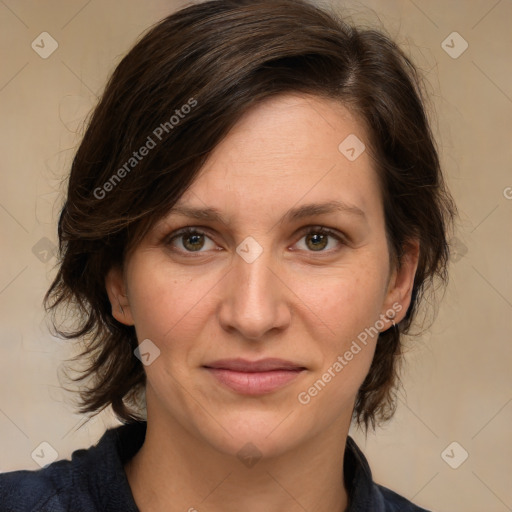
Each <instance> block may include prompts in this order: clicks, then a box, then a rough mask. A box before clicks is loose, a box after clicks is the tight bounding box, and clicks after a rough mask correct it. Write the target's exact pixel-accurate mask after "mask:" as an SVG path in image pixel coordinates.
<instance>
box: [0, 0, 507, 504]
mask: <svg viewBox="0 0 512 512" xmlns="http://www.w3.org/2000/svg"><path fill="white" fill-rule="evenodd" d="M331 3H333V4H334V5H338V6H340V5H341V3H338V2H337V1H336V0H332V2H331ZM184 4H185V2H178V1H164V0H151V1H145V2H142V1H135V0H130V1H123V2H120V1H117V2H115V1H112V0H110V1H101V2H100V1H98V0H92V1H83V0H73V1H66V2H64V1H60V2H59V1H56V0H53V1H45V2H40V1H36V0H0V52H1V63H2V64H1V68H0V119H1V128H0V130H1V134H0V149H1V152H0V155H1V159H0V166H1V167H0V169H1V173H0V184H1V186H0V236H1V238H0V239H1V248H0V254H1V265H0V361H1V363H0V364H1V371H0V432H1V434H2V435H1V436H0V453H2V457H1V460H0V471H8V470H14V469H20V468H30V469H36V468H38V467H39V466H38V465H37V464H36V462H34V460H33V459H32V457H31V453H32V452H33V451H34V450H35V449H36V448H37V447H38V446H39V444H40V443H41V442H43V441H46V442H48V443H49V444H50V445H51V446H52V447H53V448H54V449H55V450H56V451H57V453H58V457H59V458H64V457H68V456H69V455H70V454H71V452H72V451H73V450H74V449H76V448H79V447H87V446H89V445H91V444H92V443H95V442H96V441H97V439H98V438H99V437H100V436H101V434H102V433H103V432H104V430H105V428H106V427H107V426H109V425H114V424H115V421H113V419H112V418H111V417H110V416H107V415H103V416H101V417H100V418H98V419H95V420H94V421H93V422H91V423H89V424H88V425H86V426H82V427H81V425H82V422H83V417H81V416H80V415H78V414H75V413H74V412H73V409H72V404H71V401H70V397H69V396H68V395H66V394H65V393H64V392H63V391H62V390H61V388H60V384H59V378H58V373H57V370H58V367H59V363H60V362H61V361H62V360H63V359H64V358H65V357H67V356H68V355H70V354H71V351H70V350H71V349H70V346H71V344H70V343H69V342H64V341H62V340H58V339H55V338H53V337H52V336H51V335H50V334H49V333H48V329H47V325H46V320H45V317H44V314H43V310H42V307H41V299H42V296H43V294H44V291H45V290H46V288H47V286H48V283H49V280H50V278H51V276H52V275H53V266H54V264H55V261H56V260H55V258H54V257H52V250H53V247H54V244H55V243H56V229H55V226H56V217H57V213H58V209H59V206H60V204H61V200H62V185H61V180H62V178H63V177H65V175H66V173H67V172H68V169H69V164H70V161H71V158H72V155H73V152H74V150H75V149H76V145H77V143H78V141H79V134H80V131H79V130H80V123H81V122H82V121H83V119H84V116H85V115H86V114H87V112H88V111H89V109H90V108H91V107H92V106H93V105H94V103H95V101H96V97H97V96H98V95H99V94H100V93H101V91H102V88H103V86H104V84H105V81H106V78H107V76H108V75H109V73H110V72H111V71H112V70H113V68H114V66H115V65H116V63H118V62H119V59H120V56H121V55H123V54H124V53H125V52H126V51H127V49H128V48H129V46H130V45H131V44H132V43H133V42H134V40H135V39H136V38H137V37H138V35H139V34H140V33H141V32H142V31H143V30H144V29H146V28H147V27H148V26H149V25H150V24H152V23H154V22H156V21H157V20H159V19H160V18H162V17H164V16H165V15H167V14H169V13H170V12H172V11H173V10H174V9H176V8H177V7H179V6H181V5H184ZM344 5H345V6H346V7H347V12H348V13H349V14H351V15H352V16H353V17H354V19H355V20H358V21H362V22H364V23H367V24H369V25H376V26H378V27H382V26H384V27H385V28H386V29H387V30H388V31H389V33H390V34H391V35H392V36H393V37H394V38H396V39H397V40H398V41H399V42H400V43H401V44H402V45H404V47H405V48H406V50H407V51H408V52H409V53H410V54H412V55H413V57H414V58H415V60H416V62H417V63H418V65H419V66H420V67H421V69H423V70H424V72H425V73H426V74H427V76H428V79H429V81H430V89H431V94H432V97H433V101H434V107H435V111H436V116H437V117H436V121H435V123H434V129H435V131H436V134H437V137H438V140H439V146H440V152H441V155H442V160H443V164H444V168H445V170H446V174H447V179H448V183H449V185H450V187H451V189H452V191H453V194H454V196H455V198H456V201H457V203H458V206H459V209H460V220H459V223H458V227H457V233H456V239H455V240H454V246H455V247H456V250H457V256H456V258H455V260H456V261H454V262H452V264H451V266H450V271H451V283H450V286H449V288H448V291H447V293H446V295H445V297H444V299H443V301H442V304H441V307H440V312H439V315H438V317H437V319H436V321H435V323H434V325H433V326H432V328H431V330H430V331H429V332H428V333H427V334H425V335H423V336H422V337H421V338H419V339H416V340H413V341H412V342H411V343H410V345H409V346H410V347H411V348H410V349H409V354H408V358H407V365H406V371H405V374H404V379H403V380H404V385H405V388H406V389H407V395H404V394H402V395H401V398H400V404H399V409H398V412H397V414H396V417H395V418H394V420H393V421H392V422H391V423H390V424H389V425H387V426H386V427H385V428H383V429H380V430H378V431H377V434H376V435H369V436H368V438H367V440H366V441H365V439H364V436H362V435H361V434H360V433H357V432H355V433H354V434H353V435H354V436H355V437H356V439H357V441H358V442H359V443H360V446H361V447H362V448H363V449H364V451H365V452H366V454H367V455H368V457H369V459H370V464H371V467H372V469H373V472H374V476H375V479H376V480H377V481H378V482H379V483H382V484H384V485H387V486H389V487H391V488H392V489H394V490H396V491H397V492H399V493H401V494H403V495H405V496H406V497H408V498H409V499H412V500H414V501H415V502H416V503H418V504H419V505H422V506H424V507H427V508H430V509H433V510H436V511H456V512H462V511H464V512H482V511H485V512H502V511H507V510H509V511H510V510H512V485H511V484H512V435H511V426H512V376H511V373H512V372H511V362H512V343H511V335H510V333H511V328H512V322H511V318H512V286H511V275H512V272H511V271H510V270H511V268H510V267H511V258H510V255H511V254H512V251H511V249H512V236H511V234H512V233H511V231H512V230H511V219H512V199H511V198H512V188H507V187H512V172H511V168H512V165H511V164H512V144H511V142H512V140H511V125H512V80H511V79H512V64H511V58H510V50H511V48H512V31H511V29H510V27H511V23H512V2H511V1H510V0H501V1H495V0H470V1H465V0H452V1H450V2H444V1H441V0H434V1H430V2H428V3H427V2H420V0H414V2H413V1H411V0H368V1H365V2H363V3H360V2H357V3H356V2H351V1H349V2H344ZM44 31H46V32H48V33H49V34H51V36H52V37H53V38H54V39H55V40H56V41H57V42H58V49H57V50H56V51H55V52H54V53H53V54H52V55H50V56H49V57H48V58H47V59H43V58H41V57H40V56H39V55H38V54H37V53H36V52H35V51H34V50H33V49H32V48H31V43H32V41H33V40H35V39H36V37H37V36H38V35H39V34H40V33H41V32H44ZM454 31H456V32H458V33H459V34H460V35H461V36H462V37H463V38H464V40H465V41H467V43H468V44H469V47H468V49H467V50H466V51H465V52H464V53H463V54H462V55H460V56H459V57H458V58H452V57H451V56H450V55H448V53H447V52H446V51H445V50H444V49H443V48H442V46H441V43H442V41H444V40H445V39H446V38H447V36H448V35H449V34H451V33H452V32H454ZM448 41H450V39H448ZM461 43H462V41H461V40H457V39H455V40H454V43H453V46H454V49H452V50H451V51H452V52H453V51H456V50H457V49H458V48H459V49H460V48H461V46H459V45H460V44H461ZM449 44H450V45H452V43H451V42H450V43H449ZM45 237H46V238H47V239H48V240H45ZM42 239H43V241H41V240H42ZM36 244H39V245H36ZM34 246H35V249H34ZM44 251H47V252H44ZM45 258H46V259H48V261H46V262H45V261H41V259H42V260H44V259H45ZM80 427H81V428H80ZM453 441H456V442H457V443H459V445H460V446H456V447H455V448H454V450H453V452H452V451H450V450H448V454H449V455H450V456H451V457H449V458H448V459H447V460H450V461H451V462H452V464H454V463H456V462H458V461H459V460H460V457H461V454H463V452H462V450H465V451H467V452H468V454H469V457H468V458H467V460H466V461H465V462H464V463H463V464H461V465H460V467H458V468H457V469H452V468H451V467H450V466H449V465H448V464H447V463H446V462H445V461H444V460H443V458H442V457H441V454H442V452H443V451H444V450H445V448H446V447H447V446H448V445H449V444H450V443H452V442H453Z"/></svg>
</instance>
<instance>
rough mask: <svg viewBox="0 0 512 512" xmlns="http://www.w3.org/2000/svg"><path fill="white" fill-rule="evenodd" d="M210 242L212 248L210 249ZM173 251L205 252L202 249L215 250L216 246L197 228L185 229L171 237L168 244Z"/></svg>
mask: <svg viewBox="0 0 512 512" xmlns="http://www.w3.org/2000/svg"><path fill="white" fill-rule="evenodd" d="M208 241H209V242H210V247H208ZM166 244H167V245H168V246H170V247H171V248H172V249H173V250H175V251H177V252H182V253H193V252H205V251H204V250H202V249H206V250H208V249H213V248H215V244H214V243H213V241H212V240H211V239H210V237H209V236H207V235H206V234H205V233H203V232H202V231H200V230H198V229H195V228H184V229H181V230H180V231H178V232H176V233H174V234H172V235H171V237H170V238H169V239H168V241H167V242H166Z"/></svg>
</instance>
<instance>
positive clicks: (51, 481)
mask: <svg viewBox="0 0 512 512" xmlns="http://www.w3.org/2000/svg"><path fill="white" fill-rule="evenodd" d="M73 479H74V475H73V470H72V463H71V462H70V461H59V462H55V463H53V464H51V465H49V466H48V467H46V468H44V469H40V470H34V471H29V470H20V471H12V472H9V473H3V474H1V475H0V503H1V506H0V512H11V511H12V512H24V511H27V512H28V511H34V512H36V511H43V510H52V511H54V512H61V511H66V510H69V505H70V503H69V491H68V489H70V488H73V487H74V485H73Z"/></svg>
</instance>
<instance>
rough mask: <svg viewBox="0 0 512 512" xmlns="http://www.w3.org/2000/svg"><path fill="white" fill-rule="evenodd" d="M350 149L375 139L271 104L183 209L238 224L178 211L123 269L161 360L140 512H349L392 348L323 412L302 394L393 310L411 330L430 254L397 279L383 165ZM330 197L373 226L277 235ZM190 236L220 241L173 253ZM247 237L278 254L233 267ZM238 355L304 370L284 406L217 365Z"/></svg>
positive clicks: (319, 398)
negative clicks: (186, 231)
mask: <svg viewBox="0 0 512 512" xmlns="http://www.w3.org/2000/svg"><path fill="white" fill-rule="evenodd" d="M349 134H356V135H357V137H358V138H359V139H361V140H362V141H365V140H366V139H367V136H366V133H365V130H364V128H363V125H362V124H361V123H359V122H358V120H357V119H355V118H354V117H353V116H352V115H351V114H350V113H349V111H348V110H347V109H346V108H345V107H343V106H342V105H340V104H339V103H338V102H335V101H334V100H327V99H323V98H318V97H314V96H304V95H298V94H285V95H281V96H278V97H275V98H272V99H269V100H266V101H265V102H263V103H262V104H260V105H258V106H256V107H254V108H253V109H252V110H250V111H249V112H248V113H247V114H246V115H245V116H244V117H243V118H242V120H241V121H240V122H239V123H238V124H237V125H236V126H235V127H234V128H233V129H232V131H231V132H230V133H229V134H228V136H227V137H226V138H225V139H224V140H223V142H222V143H221V144H219V145H218V146H217V148H216V149H215V151H214V152H213V153H212V155H211V156H210V158H209V160H208V161H207V162H206V164H205V165H204V167H203V169H202V170H201V173H200V175H199V177H198V178H197V179H196V180H195V181H194V183H193V184H192V186H191V187H190V188H189V189H188V190H187V191H186V193H185V194H184V195H183V196H182V197H181V199H180V201H179V204H180V205H186V206H195V207H199V208H202V207H207V206H208V207H214V208H217V209H218V210H219V211H220V212H221V213H222V215H223V217H224V222H220V221H210V220H198V219H193V218H187V217H184V216H181V215H179V214H176V213H170V214H169V215H168V216H167V217H166V218H165V219H162V221H160V222H158V223H157V224H155V226H154V227H153V229H152V230H151V231H150V232H149V233H148V235H147V236H146V238H145V239H144V240H143V241H142V242H141V244H140V245H139V246H137V247H136V248H135V249H134V250H133V251H132V252H131V253H130V254H129V255H128V256H127V258H126V260H125V262H124V266H123V269H122V270H121V269H118V268H114V269H112V270H111V271H110V272H109V274H108V276H107V279H106V287H107V292H108V294H109V298H110V301H111V303H112V313H113V315H114V317H115V318H116V319H117V320H118V321H120V322H122V323H125V324H127V325H135V328H136V332H137V336H138V339H139V343H140V342H141V341H142V340H144V339H150V340H151V341H152V342H153V343H154V344H155V345H156V346H157V347H158V348H159V350H160V355H159V357H157V358H156V359H155V360H154V362H152V363H151V364H150V365H149V366H146V367H145V370H146V374H147V389H146V402H147V417H148V428H147V434H146V440H145V442H144V444H143V446H142V448H141V449H140V450H139V452H138V453H137V454H136V455H135V457H134V458H133V459H132V460H131V461H130V462H129V463H128V464H127V465H126V467H125V470H126V474H127V477H128V481H129V483H130V486H131V489H132V492H133V495H134V498H135V501H136V503H137V505H138V506H139V508H140V510H141V511H143V512H146V511H164V510H165V511H178V510H179V511H186V510H189V511H190V512H192V511H193V510H194V509H197V510H199V511H200V510H208V511H211V512H215V511H223V512H230V511H238V510H244V511H246V512H263V511H265V512H274V511H282V510H287V511H291V512H294V511H303V510H315V511H319V512H320V511H325V512H327V511H331V512H332V511H333V510H339V511H343V510H345V509H346V507H347V503H348V499H347V491H346V489H345V487H344V485H343V484H342V482H343V452H344V448H345V444H346V439H347V435H348V429H349V426H350V421H351V415H352V411H353V407H354V402H355V398H356V395H357V391H358V388H359V387H360V385H361V384H362V382H363V380H364V378H365V376H366V375H367V373H368V370H369V367H370V364H371V361H372V358H373V354H374V349H375V342H376V339H377V337H376V336H375V337H374V338H370V339H369V341H368V343H367V345H366V346H364V347H363V348H362V350H361V351H360V352H359V353H358V354H357V355H355V356H354V357H353V359H352V360H351V361H350V362H349V363H348V364H347V365H346V366H345V367H344V368H343V370H342V371H341V372H339V373H338V374H336V377H334V378H332V379H331V381H330V382H329V383H328V384H327V385H326V386H325V387H324V388H323V389H322V390H321V392H319V393H318V394H317V395H316V396H314V397H312V398H311V401H310V402H309V403H308V404H306V405H303V404H301V403H299V401H298V399H297V397H298V394H299V393H301V392H304V391H307V390H308V388H310V387H311V386H312V385H313V383H315V382H316V381H317V380H318V379H320V378H322V375H323V374H324V373H325V372H326V371H327V369H328V368H329V367H332V365H333V363H334V362H335V361H336V360H337V358H338V356H339V355H343V354H344V353H345V352H346V351H347V350H348V349H349V347H350V346H351V343H352V341H353V340H355V339H356V338H357V336H358V334H359V333H361V332H362V331H364V329H365V328H367V327H370V326H374V325H375V324H376V321H377V320H379V319H381V318H382V316H381V315H384V314H386V311H388V310H390V309H395V311H396V310H398V308H400V311H398V312H397V313H396V316H395V318H394V320H395V322H399V321H400V320H401V319H402V318H403V317H404V316H405V313H406V311H407V308H408V306H409V303H410V298H411V290H412V285H413V279H414V274H415V271H416V267H417V261H418V250H419V248H418V244H417V242H415V241H411V243H410V244H409V245H408V247H407V248H406V252H405V255H404V258H403V262H402V265H401V267H400V270H399V271H397V270H396V269H395V268H394V266H392V265H391V264H390V258H389V250H388V245H387V240H386V236H385V224H384V212H383V204H382V199H381V193H380V190H379V186H378V181H377V175H376V173H375V170H374V169H373V167H372V162H371V159H370V157H369V155H368V152H367V151H364V152H363V153H362V154H361V155H360V156H359V157H358V158H357V159H356V160H354V161H349V160H348V159H347V158H346V157H345V156H344V155H343V154H342V153H341V152H340V151H339V150H338V145H339V144H340V142H341V141H343V140H344V139H345V138H346V137H347V136H348V135H349ZM331 200H338V201H343V202H345V203H348V204H351V205H354V206H357V207H358V208H359V209H361V210H362V211H363V212H364V216H362V215H357V214H353V213H349V212H344V211H337V212H331V213H328V214H316V215H312V216H309V217H306V218H302V219H298V220H294V221H289V220H284V221H282V222H281V221H280V219H281V218H282V217H283V215H284V214H285V213H286V212H287V211H288V210H289V209H290V208H292V207H297V206H301V205H303V204H306V203H324V202H327V201H331ZM185 226H195V227H197V228H198V229H199V227H201V230H202V231H203V232H205V234H206V237H205V238H203V239H201V238H199V242H198V241H197V240H198V239H197V238H195V239H191V238H190V236H189V235H185V236H184V237H181V238H176V239H174V240H173V241H170V240H169V239H170V235H171V234H173V233H175V232H176V231H177V230H178V229H180V228H183V227H185ZM307 226H313V227H315V228H317V227H320V226H325V227H326V228H331V229H332V230H334V231H335V232H336V233H337V234H339V235H340V236H342V237H343V242H340V241H337V239H336V238H334V237H327V238H321V240H323V241H321V242H318V235H317V238H315V240H313V241H312V240H311V235H310V236H308V235H307V234H306V233H305V232H304V231H306V230H304V228H305V227H307ZM248 236H251V237H253V238H254V239H255V240H256V241H257V243H258V244H259V245H260V246H261V247H262V248H263V252H262V253H261V254H260V255H259V257H257V258H256V259H255V260H254V261H253V262H251V263H248V262H247V261H246V260H244V259H243V258H242V257H241V256H240V255H239V254H238V253H237V252H236V249H237V247H238V246H239V245H240V244H241V243H242V242H243V241H244V239H246V237H248ZM313 238H314V235H313ZM315 241H316V245H315V243H314V242H315ZM194 244H195V245H194ZM201 244H203V245H201ZM319 246H320V249H318V247H319ZM191 247H192V248H191ZM194 248H196V249H198V250H199V252H197V251H196V252H194ZM187 249H188V251H189V252H188V253H187ZM393 305H394V306H393ZM390 327H391V322H390V321H387V322H386V325H385V326H384V327H383V328H382V329H380V330H381V331H384V330H386V329H388V328H390ZM235 357H242V358H245V359H249V360H260V359H263V358H266V357H278V358H282V359H286V360H290V361H293V362H295V363H299V364H300V365H301V366H304V367H306V371H304V372H302V374H300V375H299V376H298V377H297V378H296V379H295V380H293V381H292V382H290V383H289V384H287V385H286V386H284V387H283V388H281V389H279V390H277V391H274V392H271V393H268V394H265V395H260V396H246V395H242V394H238V393H236V392H234V391H232V390H231V389H228V388H226V387H224V386H222V385H221V384H220V383H219V382H218V381H217V380H216V379H214V378H213V377H212V376H211V374H210V373H209V372H208V371H206V370H205V369H204V368H203V365H205V364H207V363H209V362H212V361H215V360H217V359H222V358H235ZM247 443H252V445H254V446H255V447H256V448H257V450H258V453H259V454H260V455H261V459H260V460H259V461H258V462H257V463H256V464H255V465H253V466H252V467H248V466H246V465H245V464H243V463H242V462H241V460H240V459H239V458H238V457H237V453H238V452H239V450H241V448H242V447H244V446H245V445H246V444H247ZM253 450H254V448H253ZM256 496H257V499H255V497H256Z"/></svg>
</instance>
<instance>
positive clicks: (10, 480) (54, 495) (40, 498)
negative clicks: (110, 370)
mask: <svg viewBox="0 0 512 512" xmlns="http://www.w3.org/2000/svg"><path fill="white" fill-rule="evenodd" d="M145 434H146V423H145V422H140V423H131V424H128V425H122V426H120V427H116V428H112V429H109V430H107V431H106V432H105V434H104V435H103V436H102V438H101V439H100V440H99V442H98V444H97V445H96V446H93V447H91V448H89V449H80V450H76V451H75V452H73V454H72V457H71V461H69V460H60V461H57V462H54V463H52V464H49V465H48V466H46V467H44V468H43V469H39V470H36V471H28V470H20V471H11V472H9V473H3V474H0V512H71V511H72V512H100V511H101V512H139V511H138V508H137V505H136V504H135V501H134V499H133V495H132V492H131V489H130V486H129V484H128V479H127V477H126V473H125V471H124V467H123V466H124V464H125V463H126V462H127V461H128V460H129V459H130V458H131V457H133V456H134V455H135V453H137V451H138V450H139V448H140V447H141V446H142V443H143V442H144V437H145ZM343 467H344V475H345V482H346V488H347V489H348V492H349V502H350V504H349V507H348V510H347V512H363V511H364V512H426V511H425V509H422V508H420V507H417V506H415V505H413V504H412V503H411V502H409V501H408V500H406V499H405V498H402V497H401V496H399V495H398V494H396V493H394V492H393V491H390V490H389V489H386V488H385V487H382V486H380V485H377V484H375V483H374V482H373V480H372V475H371V472H370V468H369V466H368V462H367V461H366V458H365V457H364V455H363V454H362V452H361V451H360V450H359V448H358V447H357V445H356V444H355V442H354V440H353V439H352V438H351V437H350V436H349V437H348V438H347V445H346V449H345V459H344V463H343Z"/></svg>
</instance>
